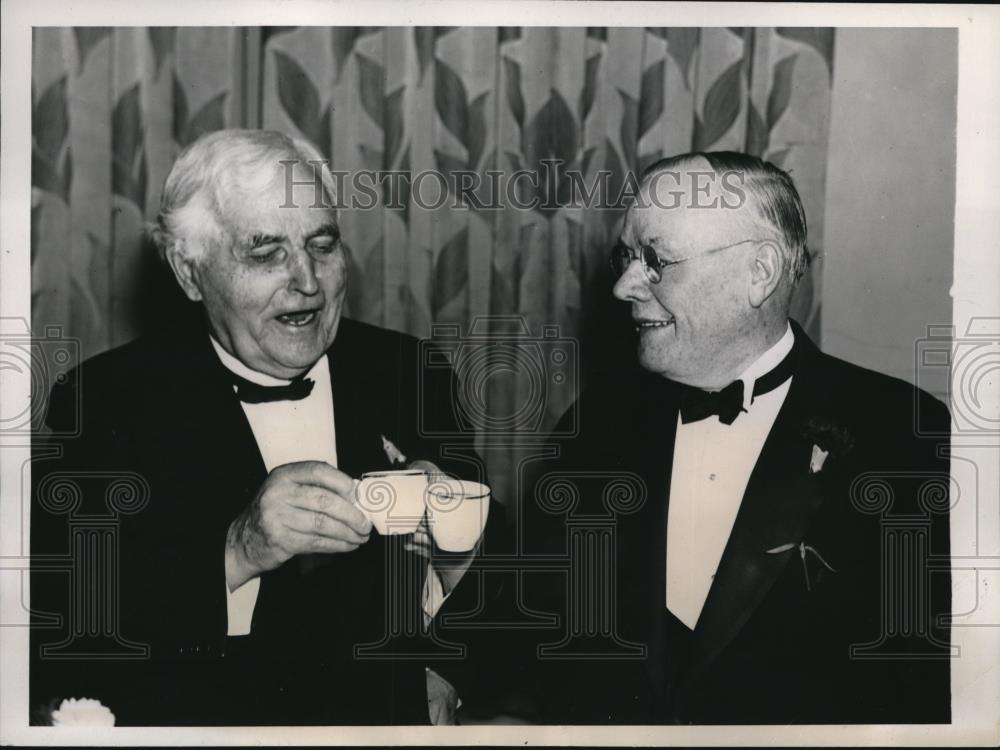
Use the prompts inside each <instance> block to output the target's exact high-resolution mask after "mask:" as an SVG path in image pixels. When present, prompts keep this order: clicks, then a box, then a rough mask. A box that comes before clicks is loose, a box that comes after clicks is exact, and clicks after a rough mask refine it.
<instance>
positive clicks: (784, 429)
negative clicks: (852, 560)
mask: <svg viewBox="0 0 1000 750" xmlns="http://www.w3.org/2000/svg"><path fill="white" fill-rule="evenodd" d="M795 334H796V344H795V351H794V352H793V356H795V357H797V364H796V370H795V375H794V376H793V380H792V384H791V386H790V388H789V392H788V396H787V397H786V399H785V403H784V404H783V405H782V408H781V410H780V411H779V413H778V416H777V419H776V420H775V423H774V426H773V427H772V428H771V431H770V433H769V435H768V437H767V440H766V441H765V443H764V446H763V449H762V450H761V454H760V458H759V459H758V460H757V464H756V466H755V467H754V470H753V472H752V474H751V476H750V481H749V483H748V485H747V489H746V492H745V493H744V496H743V501H742V503H741V505H740V510H739V513H738V515H737V517H736V521H735V523H734V525H733V530H732V533H731V534H730V537H729V541H728V543H727V545H726V548H725V550H724V552H723V555H722V559H721V560H720V562H719V567H718V569H717V571H716V575H715V580H714V582H713V584H712V588H711V589H710V590H709V594H708V598H707V599H706V601H705V606H704V608H703V609H702V612H701V615H700V617H699V619H698V624H697V626H696V628H695V634H694V643H693V648H692V653H691V662H690V666H689V668H688V669H687V671H686V674H685V680H686V682H688V683H690V682H691V681H694V680H697V678H698V677H699V676H700V675H701V674H702V673H703V672H704V670H705V669H707V668H708V667H709V666H710V665H711V663H712V661H714V660H715V659H716V658H717V657H718V656H719V654H720V653H721V652H722V651H723V649H725V647H726V646H727V645H728V644H729V643H730V642H731V641H732V640H733V638H735V637H736V635H737V634H738V633H739V632H740V630H741V629H742V628H743V626H744V625H745V624H746V622H747V621H748V620H749V618H750V616H751V615H752V614H753V613H754V611H755V610H756V609H757V607H758V605H759V604H760V603H761V601H762V600H763V599H764V597H765V596H766V595H767V593H768V591H770V589H771V587H772V585H773V584H774V582H775V580H776V579H777V577H778V576H779V575H780V574H781V572H782V571H783V570H784V568H785V566H786V565H788V564H789V563H790V561H791V560H792V558H793V556H795V555H796V552H795V550H794V549H791V550H787V551H785V552H782V553H768V552H767V550H771V549H774V548H776V547H780V546H782V545H786V544H789V543H792V544H798V543H799V542H801V541H802V539H803V537H804V536H805V533H806V530H807V529H808V526H809V522H810V520H811V519H812V517H813V515H814V514H815V512H816V511H817V509H818V508H819V506H820V503H821V495H820V493H819V491H818V488H817V487H816V484H815V481H814V478H813V477H811V476H810V474H809V471H808V467H809V460H810V456H811V451H812V443H811V442H809V440H808V439H807V438H806V437H805V436H804V435H803V426H804V424H805V422H806V419H807V417H808V415H809V414H810V413H811V410H812V409H813V408H815V406H816V404H817V403H821V402H818V401H817V399H822V393H820V392H817V391H818V390H819V387H818V382H819V381H818V379H817V377H816V376H815V374H814V373H813V372H812V371H811V370H812V367H811V363H812V360H813V358H814V355H815V352H816V349H815V347H813V345H812V343H811V342H809V341H808V340H806V339H805V337H804V334H803V333H802V332H801V329H798V328H797V327H796V329H795Z"/></svg>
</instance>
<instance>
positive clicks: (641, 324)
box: [635, 318, 676, 331]
mask: <svg viewBox="0 0 1000 750" xmlns="http://www.w3.org/2000/svg"><path fill="white" fill-rule="evenodd" d="M675 322H676V320H675V319H674V318H669V319H667V320H636V321H635V330H637V331H642V330H644V329H647V328H666V327H667V326H672V325H674V323H675Z"/></svg>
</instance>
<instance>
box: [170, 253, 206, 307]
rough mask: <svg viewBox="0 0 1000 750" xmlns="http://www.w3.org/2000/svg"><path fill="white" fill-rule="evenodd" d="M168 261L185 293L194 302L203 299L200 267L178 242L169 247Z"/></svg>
mask: <svg viewBox="0 0 1000 750" xmlns="http://www.w3.org/2000/svg"><path fill="white" fill-rule="evenodd" d="M166 256H167V263H169V264H170V270H171V271H173V272H174V277H175V278H176V279H177V283H178V284H180V285H181V289H183V290H184V294H186V295H187V298H188V299H189V300H191V301H192V302H200V301H201V299H202V296H201V288H200V287H199V286H198V268H197V265H196V264H195V262H194V261H193V260H192V259H191V258H189V257H188V256H187V254H185V253H184V252H183V251H182V250H180V248H178V246H177V245H176V244H174V245H171V246H170V247H169V248H167V252H166Z"/></svg>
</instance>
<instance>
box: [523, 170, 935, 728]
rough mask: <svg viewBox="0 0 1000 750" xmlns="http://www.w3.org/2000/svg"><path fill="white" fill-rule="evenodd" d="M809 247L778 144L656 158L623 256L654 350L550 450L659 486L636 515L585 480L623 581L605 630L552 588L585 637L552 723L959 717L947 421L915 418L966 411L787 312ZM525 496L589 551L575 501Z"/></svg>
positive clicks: (594, 469) (568, 469)
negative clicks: (773, 150)
mask: <svg viewBox="0 0 1000 750" xmlns="http://www.w3.org/2000/svg"><path fill="white" fill-rule="evenodd" d="M808 259H809V255H808V250H807V248H806V219H805V212H804V210H803V207H802V203H801V201H800V199H799V196H798V193H797V191H796V189H795V186H794V184H793V182H792V179H791V177H790V176H789V175H788V174H787V173H786V172H784V171H782V170H780V169H778V168H777V167H775V166H774V165H773V164H770V163H767V162H764V161H762V160H760V159H758V158H756V157H751V156H747V155H744V154H738V153H728V152H721V153H708V154H688V155H683V156H679V157H674V158H671V159H666V160H663V161H661V162H659V163H657V164H654V165H653V166H652V167H651V168H649V169H648V170H647V171H646V173H645V174H644V175H643V178H642V180H641V185H640V190H639V192H638V194H637V196H636V198H635V201H634V203H633V205H631V206H630V207H629V209H628V211H627V213H626V216H625V221H624V227H623V229H622V232H621V235H620V238H619V241H618V243H617V244H616V246H615V247H614V249H613V251H612V255H611V266H612V269H613V271H614V273H615V275H616V281H615V284H614V289H613V293H614V296H615V297H616V298H617V299H619V300H621V301H622V302H624V303H625V304H627V305H628V306H629V309H630V311H631V317H632V321H633V325H634V330H635V334H636V336H637V342H636V347H637V353H638V364H639V365H640V367H638V368H635V367H627V366H626V367H622V368H619V370H618V371H617V372H615V373H614V374H613V375H612V376H611V377H608V378H606V379H598V380H597V381H596V382H593V383H592V384H591V386H590V387H589V388H588V389H587V391H585V392H584V394H583V395H582V396H581V398H580V399H579V400H578V402H577V403H576V404H575V405H574V406H573V407H572V409H571V412H572V413H568V414H567V416H566V417H565V418H564V419H566V420H573V419H575V420H576V423H577V424H579V430H580V435H579V437H578V438H576V439H574V440H567V441H564V442H563V445H562V446H561V448H562V457H561V458H560V459H559V463H558V465H555V466H552V467H547V469H546V470H547V471H548V470H551V471H553V472H556V473H564V474H567V475H568V476H571V477H572V476H579V477H584V476H586V477H593V476H594V474H595V473H598V474H603V475H605V476H606V477H607V478H608V481H610V480H611V479H613V478H614V477H616V476H619V477H620V476H625V477H628V476H634V477H639V478H641V482H642V491H641V492H638V491H637V492H636V493H633V494H636V495H637V502H636V503H635V505H637V507H636V508H634V509H633V510H632V511H631V512H621V511H619V512H617V513H616V512H615V510H614V509H613V508H611V509H609V507H608V505H607V502H606V493H604V492H601V491H599V488H594V487H593V483H592V482H591V483H589V484H588V482H589V481H590V480H589V479H588V480H587V481H584V480H583V479H580V480H579V481H578V487H579V489H580V501H579V505H578V506H577V507H576V508H575V509H574V510H573V512H572V514H573V516H575V517H576V518H578V519H580V518H586V517H602V516H603V517H607V516H608V515H609V513H610V514H611V515H612V516H613V517H614V524H615V526H614V533H615V537H614V546H613V549H614V553H613V555H611V556H610V557H611V562H610V564H611V565H613V569H607V568H606V570H605V576H606V577H607V578H609V579H610V580H611V581H613V583H612V584H611V588H610V589H609V590H610V591H616V592H617V594H616V595H615V596H611V595H607V596H606V597H605V598H603V599H601V598H600V596H601V594H600V592H599V591H596V590H595V591H594V592H593V593H592V599H591V603H592V605H593V606H594V607H598V608H604V609H603V610H596V611H599V612H603V613H604V614H603V618H602V619H601V620H599V622H602V623H604V624H603V626H600V627H598V626H595V625H594V622H597V621H593V620H590V619H586V618H584V616H583V614H581V608H580V607H579V606H578V604H579V601H580V599H579V598H578V597H579V592H569V593H568V594H565V593H563V592H565V591H566V588H565V587H563V588H562V589H559V591H560V593H561V594H562V596H561V597H559V598H557V599H556V600H549V602H550V604H551V603H552V602H553V601H555V602H556V604H555V606H556V607H558V608H560V613H561V615H562V616H563V617H564V618H565V622H566V623H567V625H566V627H567V628H568V632H569V633H570V638H569V640H568V641H566V642H564V643H563V645H562V646H561V647H560V648H557V649H554V650H552V649H550V650H549V651H548V656H547V657H546V658H545V659H543V660H542V666H543V667H544V670H545V671H546V672H547V673H548V677H549V680H551V681H549V682H543V684H544V685H545V686H546V689H545V690H543V691H541V692H542V693H543V694H542V695H540V696H539V703H540V704H541V706H542V707H541V709H540V715H541V718H542V719H543V720H544V721H547V722H559V723H563V722H565V723H587V724H589V723H630V724H649V723H709V724H741V723H823V724H833V723H904V722H920V723H933V722H947V721H949V717H950V687H949V658H950V657H951V656H952V652H951V649H950V646H949V629H948V627H947V625H946V623H945V622H944V620H943V618H944V617H946V616H947V615H948V614H949V613H950V581H949V571H948V567H947V556H948V552H949V538H948V500H947V487H948V463H947V459H946V458H945V456H946V453H945V449H946V446H947V439H946V438H945V439H942V440H936V439H933V438H928V437H921V436H916V435H915V431H914V424H915V420H914V414H915V413H916V410H918V409H919V410H920V412H921V415H922V418H923V417H925V416H928V415H929V416H930V418H931V420H932V422H933V424H934V425H935V427H936V429H935V430H933V432H935V433H941V434H943V435H947V434H948V431H949V424H950V422H949V415H948V412H947V409H946V408H945V407H944V406H943V405H941V404H940V403H939V402H937V401H936V400H934V399H933V398H932V397H930V396H929V395H928V394H926V393H924V392H922V391H920V390H918V389H916V388H914V387H913V386H911V385H909V384H907V383H904V382H902V381H899V380H896V379H893V378H890V377H887V376H884V375H881V374H878V373H875V372H871V371H869V370H864V369H862V368H860V367H856V366H854V365H852V364H849V363H847V362H844V361H842V360H838V359H835V358H833V357H830V356H827V355H825V354H823V353H821V352H820V351H819V349H817V348H816V346H815V345H814V344H813V343H812V342H811V341H810V340H809V338H808V337H807V336H806V334H805V333H804V332H803V330H802V328H801V327H799V325H798V324H796V323H795V322H794V321H791V320H790V319H789V309H790V306H791V301H792V296H793V294H794V292H795V288H796V284H797V283H798V282H799V280H800V278H801V277H802V275H803V273H804V272H805V270H806V268H807V265H808ZM876 323H877V322H876ZM566 424H572V422H570V421H567V422H566ZM560 432H561V431H560V430H557V432H556V434H560ZM574 472H579V473H576V474H575V473H574ZM539 486H542V485H539ZM935 495H936V499H934V500H932V499H931V498H932V496H935ZM527 505H528V506H529V507H528V508H527V509H526V516H525V521H524V523H525V529H526V532H527V534H528V536H527V538H528V540H529V542H528V548H527V552H528V553H529V554H530V553H533V552H540V551H543V550H544V551H547V552H550V553H555V554H560V553H566V554H568V553H569V551H568V550H566V549H565V548H564V547H561V546H560V545H561V544H565V542H564V541H563V540H565V539H566V538H567V537H568V534H567V532H566V530H565V529H564V528H562V527H560V526H559V525H558V523H561V520H562V519H558V518H556V523H555V524H554V523H553V516H552V515H551V514H545V513H538V512H537V509H536V508H532V506H533V503H532V502H531V501H529V502H528V503H527ZM619 507H621V505H619ZM533 511H534V512H533ZM577 523H579V521H577ZM532 540H533V541H532ZM532 545H534V546H532ZM588 554H591V555H596V554H597V553H596V552H593V553H588ZM588 559H589V558H588ZM593 559H595V560H596V559H598V558H596V557H593ZM604 564H605V565H607V564H606V563H604ZM571 576H572V574H571ZM574 597H577V598H574ZM593 597H596V599H595V598H593ZM581 618H583V619H581ZM581 633H583V634H586V637H584V636H581ZM574 638H575V639H576V640H575V641H574ZM588 639H589V640H588ZM549 640H550V641H555V640H558V639H554V638H550V639H549ZM574 643H575V644H576V646H577V647H578V648H576V650H575V651H574ZM581 654H590V657H587V656H581ZM561 655H562V656H561ZM570 656H573V658H572V659H570V658H568V657H570ZM553 681H554V682H553Z"/></svg>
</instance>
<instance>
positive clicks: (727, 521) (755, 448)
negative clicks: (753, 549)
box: [666, 326, 795, 630]
mask: <svg viewBox="0 0 1000 750" xmlns="http://www.w3.org/2000/svg"><path fill="white" fill-rule="evenodd" d="M794 340H795V337H794V334H793V333H792V329H791V326H789V327H788V328H787V329H786V330H785V335H784V336H782V338H781V339H780V340H779V341H778V342H777V343H776V344H775V345H774V346H772V347H771V348H770V349H768V350H767V351H766V352H765V353H764V354H763V355H762V356H761V357H760V358H759V359H758V360H757V361H756V362H754V363H753V364H752V365H750V366H749V367H748V368H747V369H746V370H745V371H744V372H743V374H742V375H740V378H739V379H740V380H742V381H743V406H744V408H745V409H746V410H747V411H746V412H743V413H740V415H739V416H737V417H736V420H735V421H734V422H733V423H732V424H731V425H726V424H723V423H722V422H720V421H719V418H718V416H715V415H713V416H710V417H708V418H707V419H702V420H699V421H697V422H689V423H688V424H684V423H683V422H682V421H681V418H680V415H678V417H677V436H676V439H675V442H674V460H673V473H672V475H671V480H670V505H669V507H668V512H667V560H666V565H667V591H666V605H667V609H669V610H670V611H671V612H672V613H673V614H674V616H676V617H677V619H679V620H680V621H681V622H683V623H684V624H685V625H687V626H688V627H689V628H691V629H692V630H693V629H694V627H695V625H696V624H697V623H698V617H699V616H700V615H701V610H702V607H703V606H704V605H705V600H706V599H707V598H708V591H709V589H710V588H711V586H712V580H713V579H714V578H715V571H716V570H717V569H718V567H719V561H720V560H721V559H722V553H723V551H724V550H725V548H726V543H727V542H728V541H729V535H730V533H731V532H732V529H733V523H734V522H735V521H736V515H737V513H739V510H740V504H741V503H742V502H743V494H744V493H745V492H746V488H747V484H748V482H749V481H750V474H751V472H753V469H754V466H755V465H756V464H757V458H758V457H759V456H760V452H761V449H762V448H763V447H764V441H765V440H766V439H767V435H768V433H769V432H770V431H771V427H772V426H773V425H774V420H775V418H776V417H777V416H778V411H779V410H780V409H781V405H782V404H783V403H784V401H785V397H786V396H787V395H788V389H789V387H790V386H791V379H790V378H789V379H788V380H786V381H785V382H784V383H782V384H781V385H780V386H778V387H777V388H775V389H774V390H772V391H769V392H768V393H765V394H762V395H760V396H757V397H756V398H754V396H753V386H754V381H755V380H756V379H757V378H758V377H760V376H761V375H765V374H766V373H768V372H769V371H770V370H772V369H773V368H774V367H775V366H777V365H778V364H779V363H780V362H781V360H782V359H784V358H785V355H787V354H788V353H789V352H790V351H791V349H792V344H793V343H794Z"/></svg>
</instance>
